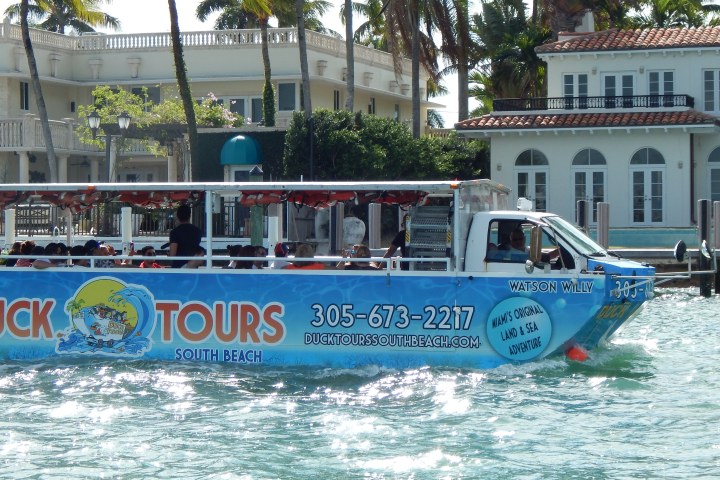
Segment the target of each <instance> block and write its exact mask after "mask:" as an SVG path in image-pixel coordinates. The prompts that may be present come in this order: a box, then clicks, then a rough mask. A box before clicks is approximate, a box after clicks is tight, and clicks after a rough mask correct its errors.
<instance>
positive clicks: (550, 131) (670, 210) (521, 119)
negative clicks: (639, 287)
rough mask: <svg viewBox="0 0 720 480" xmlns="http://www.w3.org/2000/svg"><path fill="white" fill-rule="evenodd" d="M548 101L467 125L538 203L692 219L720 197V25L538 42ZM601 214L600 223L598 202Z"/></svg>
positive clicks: (502, 105)
mask: <svg viewBox="0 0 720 480" xmlns="http://www.w3.org/2000/svg"><path fill="white" fill-rule="evenodd" d="M536 51H537V53H538V55H539V56H540V57H541V58H542V59H543V60H545V61H546V62H547V84H548V95H549V96H548V98H528V99H500V100H496V101H495V103H494V112H493V113H491V114H489V115H484V116H482V117H479V118H473V119H469V120H466V121H463V122H461V123H458V124H457V125H456V129H457V131H458V133H460V134H463V135H466V136H468V137H479V138H488V139H490V142H491V173H490V176H491V177H492V178H493V179H494V180H496V181H499V182H501V183H504V184H506V185H508V186H509V187H511V188H512V190H513V194H514V195H515V198H516V199H517V197H527V198H530V199H531V200H533V202H534V205H535V208H536V209H537V210H548V211H553V212H557V213H559V214H561V215H563V216H566V217H567V218H576V211H575V210H576V202H577V200H580V199H586V200H590V201H592V202H593V205H594V204H596V203H597V202H609V204H610V224H611V226H613V227H637V226H653V227H689V226H693V225H694V224H695V223H696V222H697V213H696V212H695V210H696V207H697V200H698V199H712V200H720V119H718V115H720V62H718V58H720V27H702V28H668V29H663V28H653V29H647V30H628V31H618V30H608V31H602V32H589V33H572V34H567V35H566V36H565V37H561V38H560V40H559V41H557V42H555V43H551V44H547V45H543V46H541V47H539V48H538V49H537V50H536ZM591 220H592V222H594V221H595V220H596V209H593V215H592V218H591Z"/></svg>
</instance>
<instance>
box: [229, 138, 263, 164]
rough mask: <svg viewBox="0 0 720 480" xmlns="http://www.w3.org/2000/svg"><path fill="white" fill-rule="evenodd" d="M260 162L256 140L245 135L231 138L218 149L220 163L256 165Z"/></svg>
mask: <svg viewBox="0 0 720 480" xmlns="http://www.w3.org/2000/svg"><path fill="white" fill-rule="evenodd" d="M260 163H262V158H260V148H258V144H257V142H256V141H255V140H254V139H253V138H251V137H247V136H245V135H238V136H236V137H233V138H231V139H230V140H228V141H227V142H225V145H223V147H222V150H221V151H220V164H221V165H257V164H260Z"/></svg>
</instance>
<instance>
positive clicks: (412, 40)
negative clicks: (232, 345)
mask: <svg viewBox="0 0 720 480" xmlns="http://www.w3.org/2000/svg"><path fill="white" fill-rule="evenodd" d="M431 1H432V0H411V1H410V2H409V3H408V2H406V1H403V0H388V4H387V9H386V10H385V22H386V28H387V29H388V30H389V31H391V32H396V33H397V38H396V37H395V36H393V35H389V36H388V37H387V39H388V47H389V51H390V53H392V55H393V59H394V61H395V70H396V74H399V73H400V71H401V67H400V62H401V58H402V54H403V53H404V54H408V53H409V54H410V61H411V65H412V66H411V70H412V72H411V80H410V83H411V88H412V122H413V123H412V134H413V137H415V138H417V137H419V136H420V65H421V64H422V65H423V67H425V69H426V70H427V71H428V72H429V73H430V75H431V76H432V77H433V78H434V79H435V78H436V77H437V71H438V64H437V53H438V49H437V47H436V46H435V42H434V40H433V37H432V31H433V22H432V18H433V11H432V8H431V7H432V6H431V3H430V2H431ZM421 24H422V27H423V28H422V29H421V28H420V27H421Z"/></svg>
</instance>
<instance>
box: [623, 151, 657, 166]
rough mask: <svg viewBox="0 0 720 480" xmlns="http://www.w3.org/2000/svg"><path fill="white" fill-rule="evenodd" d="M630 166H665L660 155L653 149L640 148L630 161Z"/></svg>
mask: <svg viewBox="0 0 720 480" xmlns="http://www.w3.org/2000/svg"><path fill="white" fill-rule="evenodd" d="M630 164H631V165H665V158H663V156H662V153H660V152H658V151H657V150H655V149H654V148H641V149H640V150H638V151H637V152H635V155H633V156H632V158H631V159H630Z"/></svg>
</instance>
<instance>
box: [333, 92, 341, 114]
mask: <svg viewBox="0 0 720 480" xmlns="http://www.w3.org/2000/svg"><path fill="white" fill-rule="evenodd" d="M333 109H334V110H340V90H333Z"/></svg>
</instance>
